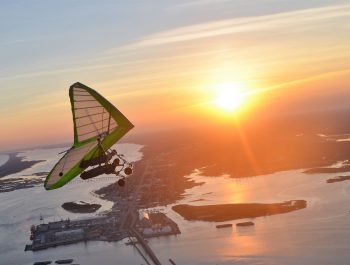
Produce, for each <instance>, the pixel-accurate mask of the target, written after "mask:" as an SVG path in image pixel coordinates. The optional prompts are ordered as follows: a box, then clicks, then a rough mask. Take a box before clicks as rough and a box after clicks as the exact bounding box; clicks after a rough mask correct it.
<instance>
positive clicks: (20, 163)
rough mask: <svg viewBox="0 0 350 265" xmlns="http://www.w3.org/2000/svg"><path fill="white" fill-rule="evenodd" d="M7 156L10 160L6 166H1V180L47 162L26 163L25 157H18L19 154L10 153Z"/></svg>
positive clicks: (34, 161)
mask: <svg viewBox="0 0 350 265" xmlns="http://www.w3.org/2000/svg"><path fill="white" fill-rule="evenodd" d="M7 155H8V156H9V159H8V160H7V162H6V163H5V164H3V165H2V166H0V178H1V177H6V176H8V175H11V174H15V173H18V172H21V171H22V170H24V169H27V168H30V167H31V166H33V165H35V164H37V163H40V162H44V161H45V160H33V161H24V160H23V159H24V157H21V156H18V153H9V154H7Z"/></svg>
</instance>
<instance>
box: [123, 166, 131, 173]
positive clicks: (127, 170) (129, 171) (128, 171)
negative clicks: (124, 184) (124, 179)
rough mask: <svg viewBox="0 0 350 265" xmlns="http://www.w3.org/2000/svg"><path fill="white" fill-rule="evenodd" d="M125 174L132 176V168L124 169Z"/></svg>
mask: <svg viewBox="0 0 350 265" xmlns="http://www.w3.org/2000/svg"><path fill="white" fill-rule="evenodd" d="M124 173H125V175H131V174H132V168H131V167H127V168H125V169H124Z"/></svg>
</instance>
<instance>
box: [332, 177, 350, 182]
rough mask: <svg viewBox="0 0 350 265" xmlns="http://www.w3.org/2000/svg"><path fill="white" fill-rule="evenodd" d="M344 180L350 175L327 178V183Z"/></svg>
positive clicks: (349, 178) (348, 178)
mask: <svg viewBox="0 0 350 265" xmlns="http://www.w3.org/2000/svg"><path fill="white" fill-rule="evenodd" d="M345 180H350V176H338V177H334V178H330V179H327V183H335V182H341V181H345Z"/></svg>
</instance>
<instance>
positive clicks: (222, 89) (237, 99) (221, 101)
mask: <svg viewBox="0 0 350 265" xmlns="http://www.w3.org/2000/svg"><path fill="white" fill-rule="evenodd" d="M216 90H217V95H216V98H215V100H214V103H215V105H217V106H218V107H220V108H222V109H224V110H226V111H235V110H238V109H239V108H240V107H241V106H242V105H243V103H244V102H245V97H246V95H245V93H244V92H243V91H242V89H241V88H240V87H239V86H238V85H237V84H234V83H225V84H218V85H217V86H216Z"/></svg>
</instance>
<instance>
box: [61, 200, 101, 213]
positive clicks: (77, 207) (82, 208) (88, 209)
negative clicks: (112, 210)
mask: <svg viewBox="0 0 350 265" xmlns="http://www.w3.org/2000/svg"><path fill="white" fill-rule="evenodd" d="M62 208H63V209H65V210H66V211H68V212H71V213H94V212H96V211H97V210H98V209H100V208H101V205H100V204H93V203H91V204H90V203H87V202H83V201H79V202H65V203H63V204H62Z"/></svg>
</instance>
